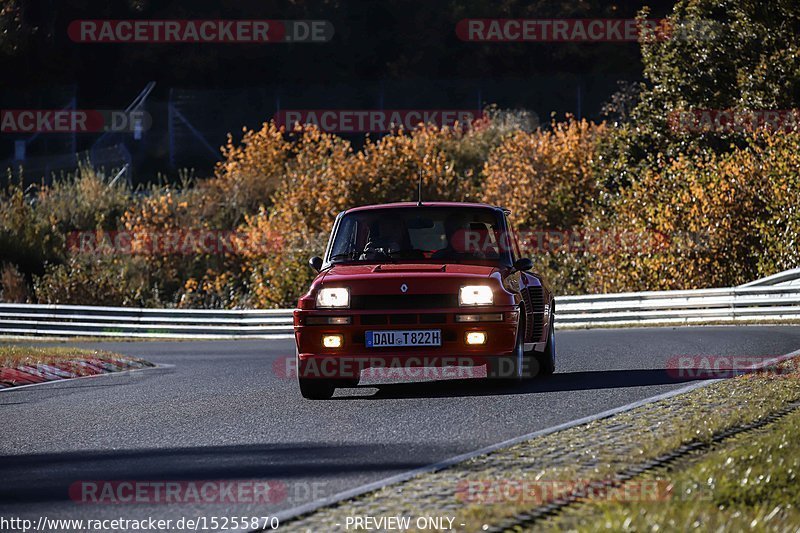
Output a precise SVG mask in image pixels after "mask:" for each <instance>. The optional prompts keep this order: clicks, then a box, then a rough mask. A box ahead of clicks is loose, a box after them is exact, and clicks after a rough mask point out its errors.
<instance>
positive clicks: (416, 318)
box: [361, 313, 447, 326]
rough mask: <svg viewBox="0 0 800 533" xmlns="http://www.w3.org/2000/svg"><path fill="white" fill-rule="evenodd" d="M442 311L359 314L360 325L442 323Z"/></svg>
mask: <svg viewBox="0 0 800 533" xmlns="http://www.w3.org/2000/svg"><path fill="white" fill-rule="evenodd" d="M445 322H447V315H446V314H444V313H423V314H420V315H416V314H399V315H383V314H381V315H361V325H363V326H381V325H385V324H444V323H445Z"/></svg>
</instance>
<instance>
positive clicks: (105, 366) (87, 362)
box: [0, 355, 156, 391]
mask: <svg viewBox="0 0 800 533" xmlns="http://www.w3.org/2000/svg"><path fill="white" fill-rule="evenodd" d="M155 367H156V365H154V364H153V363H150V362H148V361H143V360H141V359H136V358H133V357H125V356H110V355H97V356H89V357H77V358H75V359H68V360H64V361H55V362H50V363H35V364H30V365H20V366H17V367H13V368H8V367H6V368H0V391H4V390H12V389H17V388H19V387H24V386H27V385H39V384H42V383H49V382H54V381H63V380H66V379H75V378H84V377H92V376H101V375H106V374H113V373H118V372H127V371H131V370H143V369H146V368H155Z"/></svg>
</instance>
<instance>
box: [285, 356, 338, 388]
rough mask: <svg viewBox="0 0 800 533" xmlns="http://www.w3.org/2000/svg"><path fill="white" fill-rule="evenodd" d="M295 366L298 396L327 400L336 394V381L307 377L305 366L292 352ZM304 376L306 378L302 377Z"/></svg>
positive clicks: (319, 377)
mask: <svg viewBox="0 0 800 533" xmlns="http://www.w3.org/2000/svg"><path fill="white" fill-rule="evenodd" d="M294 357H295V364H296V365H297V366H296V367H295V368H297V384H298V385H299V386H300V394H301V395H302V396H303V398H306V399H308V400H329V399H330V398H331V396H333V393H334V392H336V381H334V380H333V379H330V378H324V377H321V376H318V375H317V376H314V377H308V374H307V370H306V367H305V365H303V363H302V362H301V361H300V354H299V353H298V351H297V350H295V352H294ZM303 376H306V377H303Z"/></svg>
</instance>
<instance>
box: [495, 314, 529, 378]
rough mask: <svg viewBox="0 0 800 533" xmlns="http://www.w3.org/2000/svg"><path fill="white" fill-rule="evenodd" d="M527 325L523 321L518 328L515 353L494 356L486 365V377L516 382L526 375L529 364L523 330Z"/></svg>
mask: <svg viewBox="0 0 800 533" xmlns="http://www.w3.org/2000/svg"><path fill="white" fill-rule="evenodd" d="M524 331H525V325H524V323H523V322H522V321H520V323H519V328H518V329H517V341H516V344H515V346H514V355H512V356H510V357H492V358H491V359H489V363H488V364H487V365H486V377H487V378H489V379H491V380H493V381H495V382H498V383H516V382H519V381H522V380H523V379H524V378H525V377H526V376H525V374H524V371H525V370H526V367H527V366H528V365H527V364H525V363H526V361H525V351H524V350H525V345H524V342H525V339H523V336H524V335H523V332H524Z"/></svg>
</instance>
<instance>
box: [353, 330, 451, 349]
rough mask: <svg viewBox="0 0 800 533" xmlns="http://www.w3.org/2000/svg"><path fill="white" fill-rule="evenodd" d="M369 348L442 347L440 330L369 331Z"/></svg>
mask: <svg viewBox="0 0 800 533" xmlns="http://www.w3.org/2000/svg"><path fill="white" fill-rule="evenodd" d="M366 341H367V348H381V347H384V346H387V347H391V346H441V345H442V330H440V329H414V330H402V329H393V330H388V331H367V339H366Z"/></svg>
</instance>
